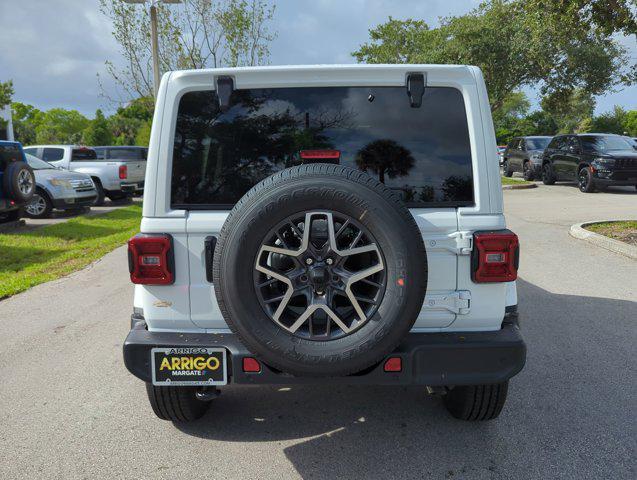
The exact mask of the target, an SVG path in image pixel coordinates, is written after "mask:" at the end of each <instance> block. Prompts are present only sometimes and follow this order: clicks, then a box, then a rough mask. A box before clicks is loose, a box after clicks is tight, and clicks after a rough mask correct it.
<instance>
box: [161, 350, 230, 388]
mask: <svg viewBox="0 0 637 480" xmlns="http://www.w3.org/2000/svg"><path fill="white" fill-rule="evenodd" d="M150 355H151V363H152V372H153V385H173V386H186V385H225V384H227V383H228V377H227V371H226V350H225V349H224V348H207V347H189V348H184V347H174V348H173V347H168V348H153V349H152V350H151V353H150Z"/></svg>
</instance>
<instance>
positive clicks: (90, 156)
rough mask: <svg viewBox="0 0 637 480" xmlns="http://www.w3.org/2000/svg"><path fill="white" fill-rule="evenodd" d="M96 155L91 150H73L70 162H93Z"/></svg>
mask: <svg viewBox="0 0 637 480" xmlns="http://www.w3.org/2000/svg"><path fill="white" fill-rule="evenodd" d="M95 159H97V154H96V153H95V150H93V149H91V148H74V149H73V153H72V154H71V160H95Z"/></svg>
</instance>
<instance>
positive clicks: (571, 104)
mask: <svg viewBox="0 0 637 480" xmlns="http://www.w3.org/2000/svg"><path fill="white" fill-rule="evenodd" d="M540 105H541V106H542V109H543V110H544V111H545V112H547V113H548V114H549V115H550V116H551V117H552V118H553V119H554V120H555V123H556V124H557V127H558V133H573V132H583V131H586V130H588V129H590V126H591V125H590V119H591V118H592V117H593V111H594V110H595V100H594V99H593V97H592V95H591V94H590V93H587V92H586V91H584V90H583V89H576V90H574V91H573V92H572V93H571V94H570V95H568V96H567V97H566V98H564V97H563V95H562V94H561V93H560V94H558V95H548V96H546V97H544V98H542V101H541V102H540Z"/></svg>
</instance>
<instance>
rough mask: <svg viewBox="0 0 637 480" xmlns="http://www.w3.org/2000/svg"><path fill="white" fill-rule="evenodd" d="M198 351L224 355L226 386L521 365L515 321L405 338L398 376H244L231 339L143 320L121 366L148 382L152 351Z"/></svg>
mask: <svg viewBox="0 0 637 480" xmlns="http://www.w3.org/2000/svg"><path fill="white" fill-rule="evenodd" d="M204 346H205V347H223V348H225V349H226V350H227V351H228V368H229V371H228V383H230V384H253V385H254V384H261V385H264V384H275V385H281V384H283V385H285V384H354V385H356V384H360V385H429V386H452V385H482V384H490V383H500V382H503V381H505V380H508V379H509V378H511V377H513V376H514V375H516V374H517V373H518V372H519V371H520V370H522V367H524V363H525V361H526V345H525V344H524V341H523V340H522V336H521V335H520V330H519V328H518V325H517V322H510V323H505V324H504V325H503V327H502V329H501V330H498V331H495V332H468V333H410V334H409V335H407V336H406V337H405V340H404V341H403V343H401V344H400V345H399V346H398V348H397V349H396V350H395V351H394V353H392V354H391V355H389V356H391V357H400V358H401V359H402V371H401V372H391V373H388V372H385V371H384V369H383V365H384V363H385V362H384V361H382V362H380V363H379V364H378V365H375V366H372V367H370V368H368V369H367V370H365V371H363V372H361V373H358V374H355V375H349V376H346V377H331V378H324V377H322V378H314V377H294V376H292V375H289V374H286V373H283V372H280V371H278V370H276V369H274V368H271V367H268V366H267V365H263V363H262V369H261V371H260V372H259V373H246V372H243V370H242V363H243V362H242V358H244V357H252V356H253V355H252V354H251V353H250V352H249V351H248V350H247V349H246V348H245V347H244V346H243V345H242V344H241V343H240V342H239V339H238V338H237V337H236V336H235V335H233V334H198V333H167V332H149V331H148V330H146V324H145V323H144V322H143V321H137V322H134V323H133V328H132V330H131V331H130V333H129V334H128V337H127V338H126V341H125V342H124V364H125V365H126V368H128V370H129V371H130V372H131V373H132V374H133V375H135V376H136V377H138V378H140V379H141V380H143V381H145V382H150V381H151V375H152V374H151V364H150V358H151V357H150V351H151V349H152V348H153V347H204Z"/></svg>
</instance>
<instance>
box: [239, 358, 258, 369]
mask: <svg viewBox="0 0 637 480" xmlns="http://www.w3.org/2000/svg"><path fill="white" fill-rule="evenodd" d="M242 366H243V371H244V372H246V373H259V372H260V371H261V364H260V363H259V361H258V360H257V359H256V358H252V357H244V358H243V365H242Z"/></svg>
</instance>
